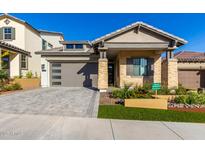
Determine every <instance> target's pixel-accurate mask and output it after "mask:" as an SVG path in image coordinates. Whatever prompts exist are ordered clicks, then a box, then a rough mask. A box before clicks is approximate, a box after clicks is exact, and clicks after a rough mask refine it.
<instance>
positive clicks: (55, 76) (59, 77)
mask: <svg viewBox="0 0 205 154" xmlns="http://www.w3.org/2000/svg"><path fill="white" fill-rule="evenodd" d="M52 79H61V76H60V75H53V76H52Z"/></svg>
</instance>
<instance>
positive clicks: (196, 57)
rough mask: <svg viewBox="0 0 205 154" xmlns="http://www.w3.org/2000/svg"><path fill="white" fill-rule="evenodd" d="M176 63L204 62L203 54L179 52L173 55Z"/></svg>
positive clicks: (204, 56)
mask: <svg viewBox="0 0 205 154" xmlns="http://www.w3.org/2000/svg"><path fill="white" fill-rule="evenodd" d="M174 57H175V58H176V59H178V61H181V62H182V61H183V62H184V61H187V62H193V61H205V52H194V51H180V52H178V53H176V54H175V55H174Z"/></svg>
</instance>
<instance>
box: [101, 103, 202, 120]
mask: <svg viewBox="0 0 205 154" xmlns="http://www.w3.org/2000/svg"><path fill="white" fill-rule="evenodd" d="M98 118H109V119H127V120H151V121H172V122H197V123H205V113H196V112H180V111H172V110H158V109H142V108H129V107H124V106H122V105H100V106H99V111H98Z"/></svg>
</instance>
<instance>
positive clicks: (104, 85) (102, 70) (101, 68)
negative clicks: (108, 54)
mask: <svg viewBox="0 0 205 154" xmlns="http://www.w3.org/2000/svg"><path fill="white" fill-rule="evenodd" d="M98 89H99V90H100V92H106V90H107V89H108V59H106V58H100V59H99V60H98Z"/></svg>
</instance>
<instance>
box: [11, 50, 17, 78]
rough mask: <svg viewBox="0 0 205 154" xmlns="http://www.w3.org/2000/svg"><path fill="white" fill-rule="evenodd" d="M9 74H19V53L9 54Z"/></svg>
mask: <svg viewBox="0 0 205 154" xmlns="http://www.w3.org/2000/svg"><path fill="white" fill-rule="evenodd" d="M9 58H10V76H11V77H14V76H19V75H20V63H19V61H20V55H19V54H16V53H14V54H10V57H9Z"/></svg>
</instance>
